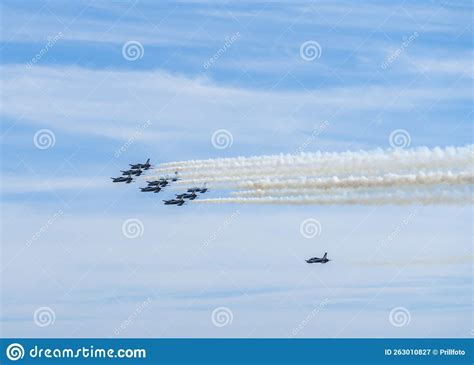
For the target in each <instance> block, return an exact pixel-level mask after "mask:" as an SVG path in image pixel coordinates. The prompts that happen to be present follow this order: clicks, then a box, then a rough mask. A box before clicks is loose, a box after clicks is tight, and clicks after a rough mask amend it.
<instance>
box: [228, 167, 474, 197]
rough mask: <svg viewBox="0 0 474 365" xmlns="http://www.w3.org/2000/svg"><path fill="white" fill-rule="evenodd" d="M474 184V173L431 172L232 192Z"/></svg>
mask: <svg viewBox="0 0 474 365" xmlns="http://www.w3.org/2000/svg"><path fill="white" fill-rule="evenodd" d="M473 183H474V173H473V172H460V173H453V172H451V171H448V172H431V173H424V172H420V173H418V174H410V175H396V174H387V175H382V176H350V177H347V178H339V177H337V176H334V177H331V178H309V179H306V178H300V179H291V180H272V179H265V180H256V181H245V182H241V183H238V184H236V187H237V188H247V189H251V190H248V191H242V192H235V193H234V194H235V195H238V196H248V197H251V196H265V195H270V196H271V195H302V194H305V193H310V192H311V191H312V190H316V191H318V190H321V189H322V190H328V189H340V188H355V189H357V188H390V187H401V186H433V185H465V184H473Z"/></svg>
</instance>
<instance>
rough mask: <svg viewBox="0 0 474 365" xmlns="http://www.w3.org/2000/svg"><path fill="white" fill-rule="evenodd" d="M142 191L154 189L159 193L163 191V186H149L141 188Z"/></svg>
mask: <svg viewBox="0 0 474 365" xmlns="http://www.w3.org/2000/svg"><path fill="white" fill-rule="evenodd" d="M140 190H141V191H142V192H146V191H153V192H155V193H158V192H160V191H161V188H160V187H159V186H147V187H146V188H140Z"/></svg>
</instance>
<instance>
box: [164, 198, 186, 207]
mask: <svg viewBox="0 0 474 365" xmlns="http://www.w3.org/2000/svg"><path fill="white" fill-rule="evenodd" d="M163 201H164V202H165V205H177V206H181V205H183V204H184V203H185V201H184V200H183V199H170V200H163Z"/></svg>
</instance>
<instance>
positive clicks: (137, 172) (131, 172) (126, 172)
mask: <svg viewBox="0 0 474 365" xmlns="http://www.w3.org/2000/svg"><path fill="white" fill-rule="evenodd" d="M120 171H121V172H122V175H135V176H140V175H141V174H142V173H143V170H141V169H138V170H134V169H132V170H127V171H123V170H120Z"/></svg>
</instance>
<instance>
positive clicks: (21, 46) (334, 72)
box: [0, 1, 473, 337]
mask: <svg viewBox="0 0 474 365" xmlns="http://www.w3.org/2000/svg"><path fill="white" fill-rule="evenodd" d="M471 14H472V4H471V3H470V2H468V1H459V2H458V1H449V2H448V1H446V2H443V1H410V2H407V1H391V2H389V1H378V2H370V1H365V2H357V3H353V2H344V1H337V2H329V1H328V2H324V1H288V2H285V1H281V2H272V3H266V2H247V1H239V2H212V1H209V2H207V1H203V2H201V1H189V2H187V1H183V2H176V3H175V2H159V3H157V2H152V1H137V2H133V1H131V2H103V1H86V2H73V3H68V4H67V5H66V4H65V3H64V2H62V1H45V2H43V1H35V2H30V1H23V2H17V1H4V2H2V25H3V26H2V32H1V35H0V36H1V50H2V51H1V75H0V77H1V82H2V105H1V118H2V123H1V141H2V166H1V173H2V195H1V196H2V202H1V204H2V290H3V294H2V308H3V309H2V313H1V317H0V318H1V321H2V322H1V324H2V335H4V336H38V337H42V336H71V335H78V336H106V337H108V336H114V329H115V328H117V326H119V325H120V324H121V323H122V322H123V321H124V320H126V319H127V318H128V317H129V316H130V315H131V314H133V313H135V311H136V306H137V303H138V304H140V303H143V302H145V301H146V300H147V299H148V298H150V303H149V304H147V305H146V308H145V309H144V311H143V312H141V313H140V314H139V315H138V316H136V318H135V317H134V320H133V323H132V324H131V325H128V326H127V329H126V330H123V331H121V334H120V335H123V336H141V337H148V336H151V337H156V336H164V337H187V336H199V337H202V336H204V337H206V336H212V337H228V336H230V337H232V336H239V337H246V336H251V337H252V336H255V337H258V336H267V337H273V336H277V337H288V336H291V335H292V331H293V330H294V328H295V327H297V326H298V325H299V324H301V323H302V321H304V320H305V319H306V317H307V316H308V313H313V310H314V308H320V307H321V303H324V304H323V305H322V308H320V309H318V311H317V312H318V313H317V314H316V315H312V316H310V317H311V318H310V320H309V321H308V324H305V325H304V326H303V327H304V328H303V329H301V330H298V331H297V332H298V334H297V336H303V337H313V336H314V337H327V336H328V337H332V336H340V337H352V336H355V337H358V336H362V337H378V336H389V337H400V336H460V337H466V336H469V335H470V334H471V328H472V325H471V324H470V321H471V314H470V313H471V312H472V309H471V298H470V295H469V293H470V292H472V283H471V267H472V241H471V235H472V227H471V225H472V213H471V210H470V208H469V207H443V206H437V207H425V208H420V207H418V210H416V213H415V214H414V217H413V219H410V220H409V223H407V224H405V223H404V222H405V221H406V218H407V217H412V215H413V211H414V209H417V207H403V208H401V207H391V206H389V207H351V208H347V207H248V206H245V207H238V206H205V207H204V206H199V207H198V206H188V207H186V209H182V210H181V209H180V210H177V209H168V208H169V207H164V206H162V205H161V204H160V200H161V198H162V196H159V197H157V196H156V195H150V194H148V195H146V194H140V193H139V192H138V189H137V184H135V185H132V186H116V185H111V184H110V180H109V177H110V176H114V175H116V174H117V172H118V170H119V169H122V168H124V167H126V166H127V164H128V163H129V162H138V161H142V160H144V159H146V158H147V157H150V158H151V159H152V162H153V163H155V164H158V163H160V162H169V161H175V160H187V159H196V158H218V157H225V156H237V155H244V156H249V155H256V154H272V153H282V152H283V153H288V152H294V151H296V150H299V149H301V147H302V146H304V149H305V150H306V151H318V150H323V151H344V150H359V149H373V148H389V147H390V144H389V136H390V133H391V132H392V131H394V130H396V129H403V130H406V131H407V132H408V133H409V136H410V146H412V147H416V146H429V147H434V146H447V145H456V146H460V145H465V144H469V143H472V77H473V64H472V56H473V51H472V19H471ZM130 41H134V42H138V43H139V44H140V46H141V47H142V49H143V51H142V53H141V54H140V55H141V57H140V58H138V59H136V60H127V59H126V58H125V57H124V55H123V49H124V45H125V44H126V43H127V42H130ZM308 41H311V42H313V44H317V45H318V47H319V48H318V49H317V55H316V57H315V58H314V59H312V60H311V59H310V60H308V59H305V57H303V56H302V54H301V47H302V45H303V44H304V43H305V42H308ZM213 57H214V62H213V63H212V64H211V65H210V66H209V67H206V66H205V65H206V63H208V62H209V60H210V59H211V58H213ZM33 59H35V60H36V61H35V62H34V65H32V63H33V61H32V60H33ZM325 122H327V125H328V127H327V128H325V129H324V130H323V131H322V132H321V133H317V134H316V135H315V131H316V130H318V128H319V127H320V126H321V125H322V123H325ZM44 129H46V130H48V133H49V135H50V136H51V135H52V136H53V138H54V145H51V146H49V148H45V149H40V148H38V147H37V146H36V145H35V143H34V136H35V134H36V133H37V132H38V131H41V130H44ZM218 129H226V130H228V131H229V132H230V133H231V134H232V137H233V144H232V146H230V147H228V148H225V149H216V148H214V147H213V145H212V143H211V136H212V134H213V133H214V131H216V130H218ZM130 141H131V142H130ZM123 146H126V148H125V150H124V152H123V153H120V154H118V155H117V151H118V150H119V149H120V148H121V147H123ZM212 194H216V193H215V192H211V193H210V195H211V196H212ZM237 209H238V212H239V213H238V215H237V216H236V217H235V218H232V219H230V223H229V219H228V217H234V215H235V212H236V210H237ZM58 212H60V214H59V218H57V219H53V220H52V221H53V222H52V223H51V224H50V223H48V222H50V221H51V217H52V216H54V215H55V214H56V215H57V214H58ZM233 214H234V215H233ZM308 217H313V218H315V219H317V220H318V221H320V222H321V225H322V229H323V230H322V234H321V235H320V236H319V237H316V238H314V239H306V238H304V237H302V236H301V234H300V230H299V227H300V224H301V222H302V221H303V220H304V219H306V218H308ZM130 218H137V219H139V220H140V221H141V222H142V224H143V227H144V231H143V232H142V233H143V234H142V235H141V236H140V237H138V238H136V239H129V238H127V237H124V235H123V234H122V228H121V227H122V224H123V223H124V221H126V220H127V219H130ZM433 227H435V228H436V229H433ZM38 232H40V233H39V234H38ZM216 232H217V233H216ZM394 232H396V233H395V234H394ZM32 237H36V238H35V239H34V240H33V243H31V240H32ZM210 237H214V238H213V239H212V240H211V241H212V242H210V243H209V244H205V243H206V242H209V239H210ZM387 237H392V238H390V239H387ZM387 241H390V242H389V243H387ZM28 242H30V243H31V244H27V243H28ZM203 245H204V246H205V247H204V249H203V247H202V246H203ZM324 251H329V253H330V256H332V257H335V258H336V260H335V261H334V262H332V263H331V265H326V266H324V267H307V266H305V265H303V264H302V262H303V263H304V261H303V259H304V258H306V257H307V256H314V255H318V254H319V253H321V252H324ZM387 261H389V262H391V264H386V262H387ZM399 271H400V272H399ZM326 298H329V299H328V301H327V303H326V300H325V299H326ZM147 303H148V302H147ZM43 306H47V307H50V308H52V309H53V310H54V313H55V315H56V321H55V323H54V324H53V325H51V326H47V327H39V326H37V325H35V323H34V321H33V320H32V316H33V313H34V312H35V310H36V309H37V308H39V307H43ZM220 306H225V307H228V308H230V309H231V310H232V313H233V316H234V320H233V322H232V324H231V325H228V326H225V327H222V328H221V327H217V326H214V325H213V323H212V321H211V320H210V316H211V313H212V311H213V309H215V308H217V307H220ZM400 306H401V307H406V308H407V309H408V310H409V312H410V314H411V321H410V323H409V324H407V325H405V326H403V327H396V326H393V325H391V324H390V322H389V321H388V316H389V313H390V311H391V310H392V309H393V308H396V307H400ZM367 324H369V325H367ZM428 324H429V325H428Z"/></svg>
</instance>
